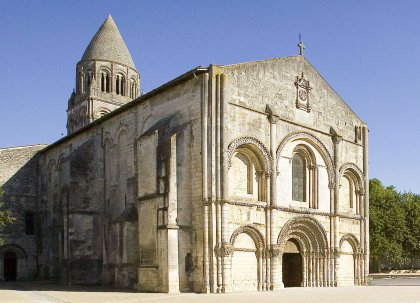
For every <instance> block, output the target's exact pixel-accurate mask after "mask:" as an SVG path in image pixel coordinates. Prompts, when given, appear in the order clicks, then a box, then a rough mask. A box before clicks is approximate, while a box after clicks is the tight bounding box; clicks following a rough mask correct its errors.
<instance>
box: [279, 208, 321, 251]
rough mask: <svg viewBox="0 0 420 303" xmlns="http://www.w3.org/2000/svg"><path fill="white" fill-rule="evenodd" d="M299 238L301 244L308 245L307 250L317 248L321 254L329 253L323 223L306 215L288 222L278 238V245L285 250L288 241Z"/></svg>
mask: <svg viewBox="0 0 420 303" xmlns="http://www.w3.org/2000/svg"><path fill="white" fill-rule="evenodd" d="M299 237H300V243H301V244H306V245H305V246H306V247H305V249H306V250H309V249H311V250H313V249H314V248H316V250H317V251H320V252H327V251H328V240H327V234H326V232H325V230H324V228H323V227H322V225H321V223H319V222H318V220H316V219H315V218H313V217H310V216H306V215H305V216H299V217H295V218H292V219H290V220H289V221H287V222H286V224H285V225H284V226H283V228H282V229H281V231H280V234H279V236H278V238H277V244H279V245H280V246H281V247H282V250H283V249H284V245H285V244H286V242H287V240H288V239H290V238H297V239H299ZM305 242H306V243H305Z"/></svg>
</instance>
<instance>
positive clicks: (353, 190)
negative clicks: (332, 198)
mask: <svg viewBox="0 0 420 303" xmlns="http://www.w3.org/2000/svg"><path fill="white" fill-rule="evenodd" d="M360 184H361V181H360V178H359V177H358V174H357V173H356V172H355V171H354V170H352V169H347V170H346V171H345V172H344V174H343V175H342V177H341V180H340V189H339V191H340V196H339V208H340V211H343V212H350V213H354V214H360V213H361V208H362V206H361V204H362V202H361V201H362V200H363V199H362V194H363V191H362V189H361V185H360Z"/></svg>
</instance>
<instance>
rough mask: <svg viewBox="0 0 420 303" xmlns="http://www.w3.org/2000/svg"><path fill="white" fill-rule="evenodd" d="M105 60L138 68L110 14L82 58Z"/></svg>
mask: <svg viewBox="0 0 420 303" xmlns="http://www.w3.org/2000/svg"><path fill="white" fill-rule="evenodd" d="M84 60H105V61H111V62H116V63H120V64H123V65H126V66H128V67H131V68H133V69H136V67H135V65H134V62H133V59H132V58H131V55H130V52H129V51H128V48H127V45H126V44H125V42H124V40H123V38H122V37H121V34H120V31H119V30H118V28H117V25H116V24H115V22H114V20H113V19H112V17H111V15H109V16H108V17H107V18H106V19H105V21H104V23H103V24H102V26H101V27H100V28H99V30H98V31H97V32H96V34H95V36H94V37H93V38H92V40H91V41H90V43H89V45H88V47H87V48H86V50H85V52H84V54H83V57H82V60H81V61H84Z"/></svg>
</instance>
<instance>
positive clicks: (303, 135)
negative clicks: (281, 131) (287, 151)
mask: <svg viewBox="0 0 420 303" xmlns="http://www.w3.org/2000/svg"><path fill="white" fill-rule="evenodd" d="M295 140H302V141H306V142H308V143H309V144H310V145H311V146H313V147H314V148H315V149H316V150H318V152H319V153H320V154H321V156H322V158H323V159H324V161H325V164H326V165H327V168H328V177H329V182H330V184H332V185H333V186H334V185H335V178H334V176H335V173H334V162H333V159H332V157H331V154H330V152H329V151H328V149H327V147H326V146H325V145H324V143H322V142H321V141H320V140H319V139H318V138H317V137H315V136H314V135H312V134H310V133H307V132H293V133H290V134H288V135H287V136H286V137H285V138H284V139H283V141H281V143H280V145H279V147H278V148H277V152H276V165H278V162H279V158H280V155H281V152H282V151H283V149H284V147H285V146H286V144H288V143H289V142H292V141H295Z"/></svg>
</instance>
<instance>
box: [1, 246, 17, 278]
mask: <svg viewBox="0 0 420 303" xmlns="http://www.w3.org/2000/svg"><path fill="white" fill-rule="evenodd" d="M3 261H4V264H3V265H4V279H5V280H6V281H16V276H17V256H16V254H15V253H14V252H7V253H5V254H4V257H3Z"/></svg>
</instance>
